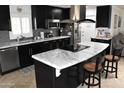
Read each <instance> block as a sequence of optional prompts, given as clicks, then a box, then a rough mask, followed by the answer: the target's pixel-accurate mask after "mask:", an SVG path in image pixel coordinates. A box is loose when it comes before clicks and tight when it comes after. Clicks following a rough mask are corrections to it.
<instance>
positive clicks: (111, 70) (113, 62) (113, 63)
mask: <svg viewBox="0 0 124 93" xmlns="http://www.w3.org/2000/svg"><path fill="white" fill-rule="evenodd" d="M113 67H114V62H112V68H111V71H112V72H113Z"/></svg>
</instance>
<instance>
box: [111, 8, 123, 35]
mask: <svg viewBox="0 0 124 93" xmlns="http://www.w3.org/2000/svg"><path fill="white" fill-rule="evenodd" d="M115 15H117V20H116V22H117V25H116V28H115V27H114V25H115ZM119 16H120V17H121V19H122V20H124V13H123V10H122V9H120V8H119V7H117V6H112V14H111V29H110V30H111V31H110V32H111V35H112V36H115V35H117V34H118V33H119V32H121V30H122V28H123V29H124V27H123V25H122V24H124V23H121V27H118V19H119ZM122 20H121V21H122Z"/></svg>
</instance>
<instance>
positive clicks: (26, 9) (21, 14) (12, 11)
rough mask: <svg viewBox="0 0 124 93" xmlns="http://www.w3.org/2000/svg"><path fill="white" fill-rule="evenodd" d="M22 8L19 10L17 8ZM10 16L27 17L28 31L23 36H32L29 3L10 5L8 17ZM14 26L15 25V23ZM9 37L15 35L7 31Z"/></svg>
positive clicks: (12, 37)
mask: <svg viewBox="0 0 124 93" xmlns="http://www.w3.org/2000/svg"><path fill="white" fill-rule="evenodd" d="M18 8H20V9H22V10H21V11H19V9H18ZM12 17H20V18H21V17H28V18H29V24H30V33H27V34H24V36H25V37H32V36H33V32H32V17H31V6H30V5H10V18H11V20H12ZM15 26H16V25H15ZM9 35H10V39H15V38H17V35H14V34H13V33H12V32H10V33H9Z"/></svg>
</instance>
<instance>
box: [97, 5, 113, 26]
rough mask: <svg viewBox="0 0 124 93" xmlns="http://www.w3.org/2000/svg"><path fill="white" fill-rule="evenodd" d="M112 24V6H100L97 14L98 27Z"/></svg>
mask: <svg viewBox="0 0 124 93" xmlns="http://www.w3.org/2000/svg"><path fill="white" fill-rule="evenodd" d="M110 25H111V6H98V7H97V14H96V27H109V28H110Z"/></svg>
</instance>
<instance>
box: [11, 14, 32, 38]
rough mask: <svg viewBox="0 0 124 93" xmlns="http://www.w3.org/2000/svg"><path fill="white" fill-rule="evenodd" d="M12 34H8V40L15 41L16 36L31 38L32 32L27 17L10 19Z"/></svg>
mask: <svg viewBox="0 0 124 93" xmlns="http://www.w3.org/2000/svg"><path fill="white" fill-rule="evenodd" d="M11 23H12V32H11V33H10V39H16V38H17V36H19V35H23V36H25V37H32V36H33V34H32V30H31V26H30V25H31V24H30V18H29V17H16V16H13V17H12V18H11Z"/></svg>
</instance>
